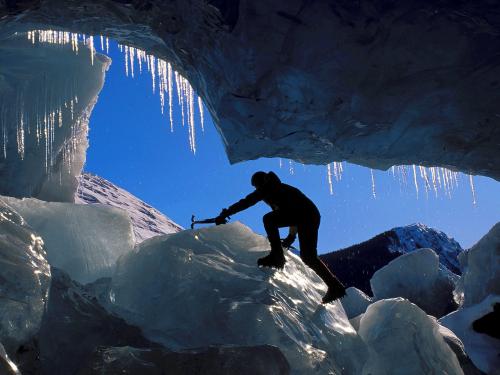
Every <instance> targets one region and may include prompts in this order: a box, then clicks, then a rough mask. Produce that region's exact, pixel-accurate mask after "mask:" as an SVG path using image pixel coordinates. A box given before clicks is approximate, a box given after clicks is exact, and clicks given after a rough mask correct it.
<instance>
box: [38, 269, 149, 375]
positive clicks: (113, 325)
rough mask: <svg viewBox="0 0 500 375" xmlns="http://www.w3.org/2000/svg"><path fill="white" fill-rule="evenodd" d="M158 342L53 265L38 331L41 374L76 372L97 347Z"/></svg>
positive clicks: (144, 344)
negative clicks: (44, 309)
mask: <svg viewBox="0 0 500 375" xmlns="http://www.w3.org/2000/svg"><path fill="white" fill-rule="evenodd" d="M125 345H130V346H134V347H137V348H144V347H152V346H158V345H157V344H154V343H152V342H151V341H149V340H147V339H146V338H145V337H144V336H143V334H142V332H141V330H140V329H139V328H137V327H134V326H131V325H129V324H127V323H126V322H125V321H124V320H123V319H121V318H119V317H117V316H115V315H113V314H111V313H109V312H108V311H107V310H106V309H105V308H104V307H103V306H102V305H101V304H100V303H99V301H98V299H97V298H96V297H95V295H93V294H90V293H88V291H87V288H85V287H84V286H82V285H81V284H79V283H78V282H76V281H74V280H71V279H70V277H69V276H68V275H67V274H66V273H65V272H63V271H61V270H59V269H57V268H52V282H51V286H50V299H49V301H48V303H47V309H46V312H45V314H44V317H43V320H42V324H41V328H40V331H39V334H38V346H39V350H40V357H41V358H42V364H41V368H42V369H41V373H43V374H75V373H76V372H77V371H78V370H79V369H80V368H81V366H82V361H84V360H85V359H87V358H90V357H91V355H92V353H93V352H94V350H95V348H96V347H101V346H103V347H107V346H125Z"/></svg>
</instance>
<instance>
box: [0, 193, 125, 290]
mask: <svg viewBox="0 0 500 375" xmlns="http://www.w3.org/2000/svg"><path fill="white" fill-rule="evenodd" d="M3 199H4V201H6V202H8V204H9V205H11V206H12V207H14V208H15V210H16V211H17V212H19V213H20V214H21V215H22V216H23V218H24V219H25V220H26V222H27V223H28V224H29V225H30V226H31V227H32V228H34V229H35V230H36V231H37V233H39V234H40V235H41V236H42V237H43V240H44V242H45V245H46V250H47V259H48V262H49V264H50V265H51V266H54V267H58V268H60V269H62V270H64V271H66V272H67V273H68V274H69V275H70V276H71V277H72V278H73V279H74V280H77V281H79V282H81V283H87V282H91V281H94V280H96V279H98V278H100V277H105V276H110V275H111V274H112V272H113V270H114V267H115V264H116V261H117V259H118V257H120V256H121V255H123V254H126V253H128V252H130V251H132V249H133V246H134V234H133V232H132V225H131V222H130V218H129V216H128V215H127V213H126V212H124V211H123V210H120V209H117V208H114V207H108V206H86V205H78V204H73V203H57V202H44V201H40V200H37V199H34V198H26V199H22V200H21V199H16V198H10V197H9V198H7V197H4V198H3Z"/></svg>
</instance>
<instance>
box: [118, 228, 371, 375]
mask: <svg viewBox="0 0 500 375" xmlns="http://www.w3.org/2000/svg"><path fill="white" fill-rule="evenodd" d="M268 250H269V243H268V241H267V240H266V239H265V238H264V237H262V236H258V235H256V234H254V233H253V232H252V231H250V230H249V229H248V228H247V227H245V226H244V225H242V224H240V223H233V224H227V225H222V226H218V227H211V228H206V229H200V230H188V231H183V232H180V233H177V234H171V235H165V236H160V237H154V238H151V239H149V240H147V241H145V242H143V243H142V244H140V245H139V247H138V249H137V251H136V252H133V253H129V254H127V255H125V256H124V257H122V258H120V260H119V263H118V267H117V271H116V273H115V274H114V276H113V280H112V290H111V295H112V299H113V301H114V304H115V305H116V306H118V307H119V308H121V309H122V310H123V309H126V310H128V311H129V314H128V315H127V316H126V318H127V320H129V321H130V322H131V323H133V324H136V325H138V326H140V327H141V328H143V330H144V332H145V334H146V336H147V337H148V338H149V339H151V340H153V341H157V342H160V343H162V344H164V345H165V346H167V347H169V348H174V349H186V348H192V347H204V346H208V345H220V344H226V345H227V344H230V345H238V346H241V345H244V346H254V345H261V344H270V345H275V346H277V347H279V348H280V350H281V351H282V352H283V354H284V355H285V357H286V358H287V360H288V361H289V363H290V365H291V367H292V370H293V372H294V373H296V374H299V373H310V372H312V371H317V372H318V373H326V372H328V371H333V372H335V373H343V374H358V373H359V372H360V371H361V366H362V363H363V361H364V354H365V350H366V349H365V347H364V344H363V343H362V341H361V340H360V338H359V337H358V336H357V334H356V332H355V330H354V329H353V328H352V326H351V325H350V324H349V321H348V319H347V316H346V315H345V312H344V310H343V308H342V305H341V304H340V302H336V303H333V304H330V305H327V306H322V305H321V296H322V293H324V292H325V286H324V284H323V283H322V281H321V280H320V279H319V278H318V277H317V276H316V275H314V274H313V273H312V271H311V270H309V269H308V268H307V267H306V266H305V265H304V264H303V263H302V262H301V261H300V259H299V258H298V257H297V256H296V255H293V254H289V255H287V260H288V262H287V264H286V266H285V269H284V271H273V270H268V269H259V268H258V267H257V266H256V261H257V258H259V257H261V256H263V254H265V253H266V251H268Z"/></svg>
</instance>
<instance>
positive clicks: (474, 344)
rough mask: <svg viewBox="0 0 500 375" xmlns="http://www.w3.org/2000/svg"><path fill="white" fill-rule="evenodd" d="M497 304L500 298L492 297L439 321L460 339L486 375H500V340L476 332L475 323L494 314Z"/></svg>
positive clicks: (471, 357)
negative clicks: (489, 314)
mask: <svg viewBox="0 0 500 375" xmlns="http://www.w3.org/2000/svg"><path fill="white" fill-rule="evenodd" d="M496 303H500V296H499V295H491V296H488V297H487V298H485V299H484V300H483V301H482V302H480V303H477V304H475V305H472V306H467V307H463V308H461V309H459V310H457V311H454V312H452V313H450V314H448V315H446V316H444V317H442V318H441V319H440V320H439V322H440V323H441V324H442V325H443V326H445V327H447V328H449V329H450V330H451V331H453V333H454V334H455V335H457V336H458V338H460V340H461V341H462V342H463V344H464V347H465V351H466V353H467V355H468V356H469V357H470V359H471V360H472V362H473V363H474V365H475V366H476V367H477V368H478V369H480V370H481V371H483V372H485V373H486V374H499V369H500V356H499V354H500V340H499V339H496V338H493V337H491V336H489V335H486V334H484V333H478V332H476V331H474V329H473V323H474V321H476V320H478V319H480V318H482V317H483V316H485V315H487V314H488V313H490V312H492V311H493V306H494V305H495V304H496Z"/></svg>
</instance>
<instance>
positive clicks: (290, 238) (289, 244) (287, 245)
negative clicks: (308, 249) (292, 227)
mask: <svg viewBox="0 0 500 375" xmlns="http://www.w3.org/2000/svg"><path fill="white" fill-rule="evenodd" d="M294 242H295V236H288V237H286V238H284V239H282V240H281V246H283V247H284V248H285V249H289V248H290V247H292V244H293V243H294Z"/></svg>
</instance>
